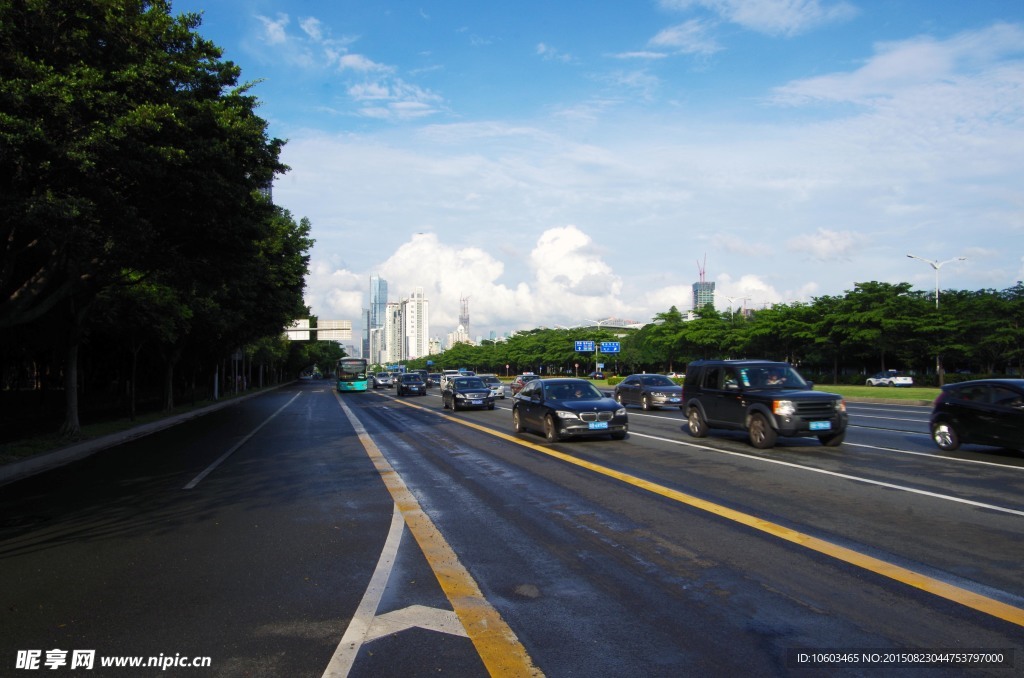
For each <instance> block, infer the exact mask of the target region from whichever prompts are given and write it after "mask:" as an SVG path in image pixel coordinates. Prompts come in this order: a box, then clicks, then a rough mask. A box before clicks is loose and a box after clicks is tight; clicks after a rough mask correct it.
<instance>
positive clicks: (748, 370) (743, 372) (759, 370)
mask: <svg viewBox="0 0 1024 678" xmlns="http://www.w3.org/2000/svg"><path fill="white" fill-rule="evenodd" d="M739 372H740V380H741V381H742V382H743V385H744V386H745V387H748V388H749V387H754V388H803V389H805V388H807V382H806V381H804V378H803V377H801V376H800V374H799V373H798V372H797V371H796V370H794V369H793V368H792V367H791V366H789V365H763V366H762V365H758V366H755V367H743V368H741V369H740V371H739Z"/></svg>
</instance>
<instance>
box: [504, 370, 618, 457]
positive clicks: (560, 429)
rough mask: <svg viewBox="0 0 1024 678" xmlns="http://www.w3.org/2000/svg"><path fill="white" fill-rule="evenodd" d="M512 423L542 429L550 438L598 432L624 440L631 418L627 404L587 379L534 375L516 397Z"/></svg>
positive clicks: (519, 427)
mask: <svg viewBox="0 0 1024 678" xmlns="http://www.w3.org/2000/svg"><path fill="white" fill-rule="evenodd" d="M512 427H513V428H514V429H515V430H516V432H517V433H521V432H523V431H527V430H534V431H542V432H543V433H544V435H545V437H547V439H548V441H549V442H556V441H558V440H561V439H562V438H575V437H578V436H594V435H611V437H612V438H614V439H616V440H621V439H623V438H625V437H626V433H627V432H628V431H629V419H628V417H627V416H626V408H625V407H623V406H622V405H620V404H619V403H617V402H615V401H614V400H613V399H611V398H609V397H607V396H605V395H604V394H603V393H601V391H600V390H599V389H598V388H597V387H596V386H594V385H593V384H592V383H590V382H589V381H587V380H586V379H534V380H532V381H528V382H526V385H525V386H523V388H522V390H521V391H519V393H517V394H516V396H515V398H513V403H512Z"/></svg>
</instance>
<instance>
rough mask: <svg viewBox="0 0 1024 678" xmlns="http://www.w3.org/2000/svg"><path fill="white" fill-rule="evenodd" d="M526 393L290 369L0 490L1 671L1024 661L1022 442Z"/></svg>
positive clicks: (750, 669)
mask: <svg viewBox="0 0 1024 678" xmlns="http://www.w3.org/2000/svg"><path fill="white" fill-rule="evenodd" d="M510 407H511V400H510V399H508V400H506V401H503V402H500V403H499V405H498V407H497V409H495V410H494V411H486V410H484V411H463V412H458V413H451V412H449V411H445V410H442V407H441V401H440V398H439V397H438V392H437V390H436V389H433V390H432V391H431V394H430V395H429V396H427V397H409V398H396V397H395V396H394V392H393V391H391V390H384V391H377V392H369V393H365V394H343V395H341V394H337V393H335V392H334V391H333V390H332V389H331V384H330V383H329V382H325V381H303V382H297V383H295V384H292V385H289V386H287V387H284V388H281V389H278V390H276V391H272V392H269V393H267V394H264V395H261V396H259V397H256V398H252V399H249V400H246V401H244V402H241V403H238V404H236V405H233V406H231V407H227V408H224V409H222V410H219V411H217V412H214V413H212V414H209V415H207V416H204V417H201V418H197V419H194V420H191V421H188V422H186V423H183V424H180V425H178V426H176V427H174V428H171V429H167V430H165V431H162V432H159V433H155V434H153V435H150V436H147V437H145V438H141V439H138V440H134V441H131V442H127V443H125V444H122V445H119V446H117V447H114V448H111V449H109V450H106V451H104V452H101V453H99V454H96V455H94V456H92V457H90V458H88V459H86V460H83V461H79V462H75V463H73V464H69V465H67V466H64V467H61V468H58V469H55V470H52V471H49V472H46V473H43V474H40V475H37V476H34V477H32V478H29V479H26V480H21V481H18V482H14V483H10V484H8V485H4V486H2V487H0V578H2V579H0V580H2V582H3V583H2V586H0V638H2V640H0V676H11V675H13V676H22V675H23V676H32V675H43V674H45V675H68V676H75V675H85V676H179V675H180V676H196V677H206V676H223V677H235V676H239V677H241V676H289V677H291V676H344V675H350V676H403V677H404V676H427V675H431V676H435V675H451V676H484V675H488V674H490V675H548V676H689V675H692V676H736V675H757V676H788V675H798V676H834V675H851V676H852V675H856V676H862V675H863V676H883V675H884V676H889V675H928V676H961V675H993V676H1016V675H1024V578H1022V576H1021V574H1022V566H1021V563H1022V562H1024V455H1021V454H1020V453H1018V452H1011V451H1005V450H992V449H987V448H981V447H973V446H965V447H964V448H963V449H961V450H959V451H957V452H956V453H941V452H940V451H939V450H938V449H937V448H935V446H934V445H933V444H932V443H931V441H930V440H929V438H928V436H927V432H926V427H927V425H926V422H927V414H928V408H926V407H898V406H891V405H871V404H851V405H850V414H851V425H852V427H851V429H850V431H849V433H848V435H847V439H846V442H845V443H844V444H843V445H842V446H841V447H839V448H826V447H823V446H821V445H819V444H818V443H817V441H816V440H814V439H782V440H780V444H779V445H778V446H777V447H776V448H775V449H772V450H764V451H759V450H755V449H754V448H752V447H751V446H750V445H749V444H748V443H747V441H746V439H745V436H744V435H743V434H742V433H737V432H725V431H712V434H711V436H710V437H708V438H703V439H699V440H698V439H694V438H691V437H690V436H689V434H688V433H687V429H686V423H685V420H684V419H683V417H682V414H681V413H680V412H679V411H678V410H662V411H656V412H651V413H646V412H643V411H641V410H639V409H634V408H630V410H629V414H630V426H631V433H630V435H629V437H628V438H627V439H626V440H623V441H612V440H608V439H595V440H579V441H569V442H561V443H557V444H547V443H546V442H545V441H544V439H543V438H542V437H541V436H540V435H537V434H532V433H531V434H520V435H516V434H514V433H513V432H512V426H511V413H510V411H509V410H510ZM151 659H152V660H153V661H154V662H155V664H154V665H150V666H146V664H147V663H149V662H150V660H151ZM134 661H137V662H139V663H141V666H129V665H128V664H130V663H131V662H134ZM117 663H120V664H121V665H120V666H117V665H113V664H117ZM73 666H74V668H72V667H73ZM51 667H52V668H51ZM90 667H91V668H90Z"/></svg>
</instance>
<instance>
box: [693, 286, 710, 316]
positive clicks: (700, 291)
mask: <svg viewBox="0 0 1024 678" xmlns="http://www.w3.org/2000/svg"><path fill="white" fill-rule="evenodd" d="M708 304H711V305H712V306H714V305H715V283H713V282H707V281H704V280H701V281H700V282H695V283H693V310H694V311H699V310H700V309H702V308H704V307H705V306H707V305H708Z"/></svg>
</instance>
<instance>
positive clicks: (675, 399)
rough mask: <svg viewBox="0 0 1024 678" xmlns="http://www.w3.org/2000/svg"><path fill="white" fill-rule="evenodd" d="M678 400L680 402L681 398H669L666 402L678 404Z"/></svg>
mask: <svg viewBox="0 0 1024 678" xmlns="http://www.w3.org/2000/svg"><path fill="white" fill-rule="evenodd" d="M680 400H681V398H669V399H668V401H669V402H670V403H678V402H679V401H680Z"/></svg>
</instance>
